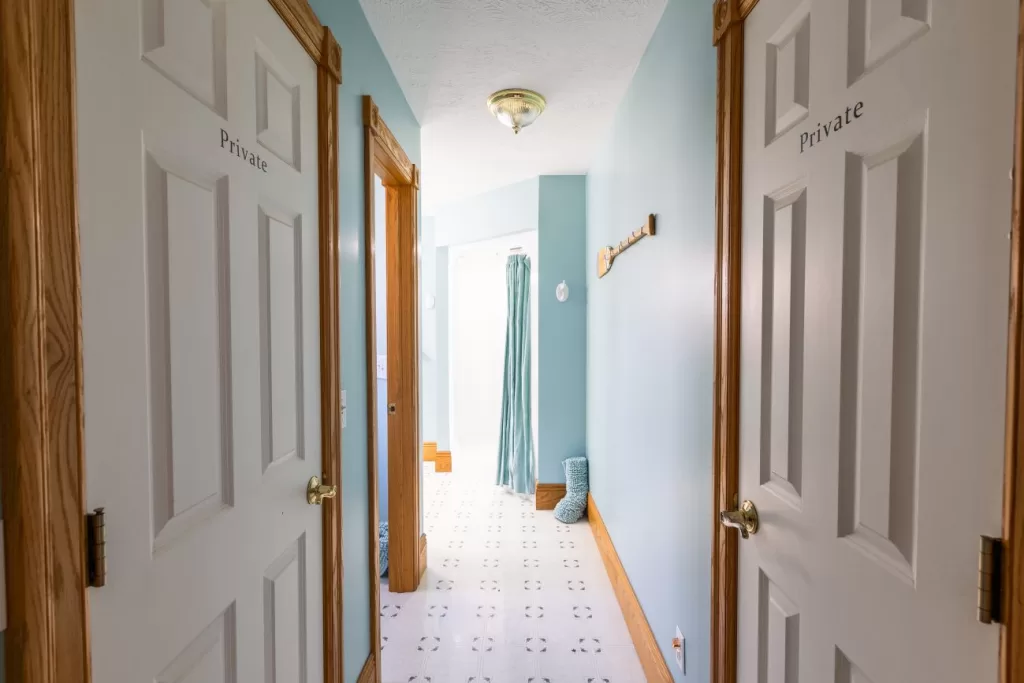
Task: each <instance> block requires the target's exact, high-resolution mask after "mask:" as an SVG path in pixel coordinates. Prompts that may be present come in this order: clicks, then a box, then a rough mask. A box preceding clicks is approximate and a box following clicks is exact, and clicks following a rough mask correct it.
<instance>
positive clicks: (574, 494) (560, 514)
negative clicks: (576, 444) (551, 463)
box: [555, 456, 590, 524]
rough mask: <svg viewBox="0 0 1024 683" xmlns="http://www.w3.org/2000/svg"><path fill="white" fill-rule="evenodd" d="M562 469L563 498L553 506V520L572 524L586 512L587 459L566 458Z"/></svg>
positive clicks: (588, 487) (587, 489) (587, 488)
mask: <svg viewBox="0 0 1024 683" xmlns="http://www.w3.org/2000/svg"><path fill="white" fill-rule="evenodd" d="M562 467H563V468H564V469H565V498H563V499H562V500H560V501H558V504H557V505H555V519H557V520H558V521H559V522H564V523H565V524H573V523H574V522H578V521H579V519H580V517H582V516H583V513H584V512H586V511H587V493H589V491H590V480H589V470H588V469H587V459H586V458H585V457H583V456H580V457H577V458H566V459H565V460H563V461H562Z"/></svg>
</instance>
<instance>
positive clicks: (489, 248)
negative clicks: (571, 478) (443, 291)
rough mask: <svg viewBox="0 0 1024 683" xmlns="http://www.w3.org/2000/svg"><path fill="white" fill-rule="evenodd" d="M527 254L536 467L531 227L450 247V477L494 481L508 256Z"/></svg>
mask: <svg viewBox="0 0 1024 683" xmlns="http://www.w3.org/2000/svg"><path fill="white" fill-rule="evenodd" d="M514 254H525V255H526V256H527V257H528V258H529V259H530V264H531V274H530V337H531V338H530V346H531V349H532V352H531V363H530V376H531V383H530V384H531V387H532V391H531V396H530V409H531V417H532V419H531V423H532V430H531V431H532V434H531V437H532V439H533V443H534V448H533V457H534V470H536V464H537V448H536V444H537V423H538V421H537V408H538V404H537V385H538V382H537V380H538V378H537V365H538V344H537V333H538V327H539V326H538V318H537V308H538V306H537V303H538V296H537V278H538V273H539V272H540V264H539V260H538V247H537V231H536V230H530V231H525V232H522V233H516V234H512V235H504V236H502V237H498V238H495V239H492V240H485V241H481V242H473V243H469V244H464V245H459V246H457V247H453V248H452V250H451V257H450V261H449V263H450V265H449V269H448V273H446V274H444V275H443V276H444V277H448V279H449V280H448V281H449V288H448V291H449V293H450V310H451V315H450V318H449V329H448V338H449V340H450V361H449V367H450V372H449V378H448V381H449V396H450V399H449V403H450V407H449V410H450V415H451V439H452V451H453V452H454V453H456V454H457V456H458V459H457V466H456V467H453V475H455V476H458V477H460V478H466V479H468V480H469V482H467V483H472V484H474V485H479V486H481V487H487V486H492V485H494V483H495V475H496V468H497V463H498V441H499V434H500V428H501V415H502V392H503V379H504V374H505V352H506V348H505V341H506V340H505V335H506V322H507V314H508V293H507V283H506V264H507V261H508V259H509V256H511V255H514Z"/></svg>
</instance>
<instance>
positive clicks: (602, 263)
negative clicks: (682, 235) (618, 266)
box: [597, 213, 654, 277]
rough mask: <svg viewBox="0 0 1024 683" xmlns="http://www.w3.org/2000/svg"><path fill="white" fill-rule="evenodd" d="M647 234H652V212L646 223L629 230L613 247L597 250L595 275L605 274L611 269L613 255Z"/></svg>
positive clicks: (601, 275) (615, 255) (602, 275)
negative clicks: (636, 228) (631, 230)
mask: <svg viewBox="0 0 1024 683" xmlns="http://www.w3.org/2000/svg"><path fill="white" fill-rule="evenodd" d="M648 235H654V214H653V213H652V214H650V215H648V216H647V223H646V224H644V227H642V228H640V229H639V230H635V231H633V232H631V233H630V234H629V237H627V238H626V239H624V240H622V241H621V242H619V243H618V244H616V245H615V246H614V247H604V248H603V249H601V251H599V252H597V276H598V277H604V276H605V275H607V274H608V271H609V270H611V269H612V263H613V262H614V261H615V257H617V256H618V255H619V254H621V253H622V252H624V251H626V250H627V249H629V248H630V247H631V246H633V245H634V244H636V243H637V242H639V241H640V240H642V239H643V238H645V237H647V236H648Z"/></svg>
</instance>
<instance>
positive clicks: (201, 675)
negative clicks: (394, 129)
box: [75, 0, 323, 683]
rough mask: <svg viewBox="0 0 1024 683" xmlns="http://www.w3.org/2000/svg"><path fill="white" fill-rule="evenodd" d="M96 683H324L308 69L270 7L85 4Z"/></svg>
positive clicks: (82, 120) (83, 217)
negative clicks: (310, 491)
mask: <svg viewBox="0 0 1024 683" xmlns="http://www.w3.org/2000/svg"><path fill="white" fill-rule="evenodd" d="M75 21H76V25H77V28H76V44H77V89H78V93H77V99H78V143H79V144H78V164H79V173H78V177H79V201H80V230H81V263H82V302H83V303H82V305H83V340H84V347H83V348H84V352H83V356H84V374H85V378H84V379H85V404H84V405H85V462H86V476H87V487H86V488H87V491H88V502H89V506H90V507H97V506H103V507H105V509H106V519H107V526H106V541H107V546H106V547H107V566H108V576H107V585H106V586H105V587H104V588H102V589H99V590H94V591H92V592H91V594H90V621H91V623H90V631H91V642H92V666H93V680H96V681H105V682H111V683H120V682H122V681H123V682H127V681H155V682H157V683H177V682H179V681H180V682H185V681H188V682H189V683H238V682H245V683H250V682H255V681H260V682H264V681H266V682H267V683H272V682H273V683H315V682H316V681H320V680H322V679H323V664H322V662H323V636H322V634H323V607H322V593H323V585H322V578H321V577H322V561H321V560H322V558H321V555H322V537H321V533H322V522H321V508H319V507H316V506H309V505H307V503H306V500H305V489H306V482H307V480H308V479H309V478H310V477H311V476H313V475H319V474H320V470H321V457H320V450H321V446H320V444H321V440H320V377H319V315H318V254H317V249H318V240H317V225H318V221H317V100H316V98H317V93H316V82H317V80H316V79H317V69H316V65H315V64H314V63H313V61H312V60H311V59H310V58H309V56H308V54H307V53H306V51H305V50H304V49H303V47H302V46H301V45H300V44H299V43H298V42H297V41H296V40H295V38H294V37H293V35H292V33H291V31H290V30H289V28H288V27H287V26H286V25H285V24H284V23H283V22H282V21H281V19H280V18H279V16H278V15H277V14H276V13H275V11H274V10H273V9H272V7H271V6H270V5H269V4H268V3H267V1H266V0H234V1H231V2H226V1H224V0H139V1H138V2H133V3H125V2H123V1H122V0H77V2H76V20H75Z"/></svg>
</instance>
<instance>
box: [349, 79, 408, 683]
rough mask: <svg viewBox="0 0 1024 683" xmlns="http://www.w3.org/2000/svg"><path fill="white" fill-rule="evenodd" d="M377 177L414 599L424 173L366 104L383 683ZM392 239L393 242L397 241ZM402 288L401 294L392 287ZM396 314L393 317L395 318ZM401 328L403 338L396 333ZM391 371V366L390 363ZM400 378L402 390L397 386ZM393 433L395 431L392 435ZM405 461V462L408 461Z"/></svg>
mask: <svg viewBox="0 0 1024 683" xmlns="http://www.w3.org/2000/svg"><path fill="white" fill-rule="evenodd" d="M374 176H378V177H380V178H381V181H382V182H383V184H384V186H385V192H386V193H387V201H386V206H387V209H386V210H387V211H388V213H389V214H391V215H390V216H389V217H388V223H389V224H393V225H394V226H395V228H396V229H395V230H393V231H389V232H388V235H387V237H388V246H387V251H388V257H387V267H388V285H387V296H388V311H389V315H388V340H389V344H388V352H389V356H391V355H392V352H393V351H394V352H395V355H398V356H399V357H400V358H401V365H402V367H401V368H399V369H398V371H397V372H391V370H392V368H390V367H389V372H388V374H389V380H393V381H389V382H388V391H389V394H390V395H389V397H388V401H389V403H395V404H396V406H399V407H400V410H399V411H398V412H397V413H396V414H395V416H394V418H389V423H390V422H391V420H392V419H399V420H402V421H401V423H400V424H399V425H397V427H398V429H400V431H402V433H403V439H402V440H399V439H390V438H389V439H388V450H389V454H388V455H389V457H388V491H389V495H388V504H389V515H388V518H389V519H388V527H389V528H388V553H389V557H388V572H389V576H390V581H389V585H390V587H391V590H393V591H395V592H407V591H415V590H416V588H417V587H418V586H419V580H420V571H419V569H420V542H421V541H420V535H421V534H420V509H419V508H420V505H419V498H420V471H419V462H420V453H421V448H422V443H421V441H420V436H419V286H418V283H419V276H418V273H419V263H418V258H417V254H418V247H417V244H418V239H419V236H418V225H419V220H418V216H417V210H418V209H417V207H418V194H419V169H418V168H416V166H415V165H414V164H412V163H411V162H410V161H409V157H408V155H406V153H405V151H404V150H403V149H402V146H401V145H400V144H399V143H398V141H397V139H396V138H395V136H394V134H392V132H391V129H390V128H388V126H387V124H385V123H384V120H383V119H382V118H381V116H380V110H379V108H378V107H377V104H376V103H375V102H374V101H373V98H372V97H370V96H369V95H364V96H363V220H364V224H363V241H364V243H365V263H366V266H365V269H364V272H365V276H366V281H365V289H366V298H365V307H366V308H365V317H366V405H367V411H366V413H367V414H366V430H367V439H366V459H367V487H368V491H367V494H368V499H369V501H370V514H369V515H368V517H369V520H370V528H369V530H368V531H369V540H370V548H369V563H370V596H369V597H370V643H371V645H370V656H371V657H372V658H373V659H374V662H375V666H374V669H375V671H376V676H377V680H378V683H379V680H380V669H381V667H380V558H379V553H380V542H379V538H378V524H379V520H380V512H379V510H378V504H379V501H378V496H377V485H378V480H379V474H378V471H377V444H378V441H379V435H378V433H377V292H376V258H375V251H376V246H375V245H376V225H375V220H376V216H375V196H374V187H375V183H374ZM392 233H394V234H392ZM395 281H399V283H400V286H395V285H394V284H393V283H394V282H395ZM391 312H394V313H395V315H394V316H392V315H391ZM396 324H397V325H398V326H399V327H400V328H401V332H398V331H396V330H395V328H394V326H395V325H396ZM392 340H393V341H392ZM389 366H390V358H389ZM399 378H402V379H401V383H400V384H399V381H398V380H399ZM389 431H390V427H389ZM396 452H399V453H398V455H397V456H396ZM403 456H404V457H403Z"/></svg>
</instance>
